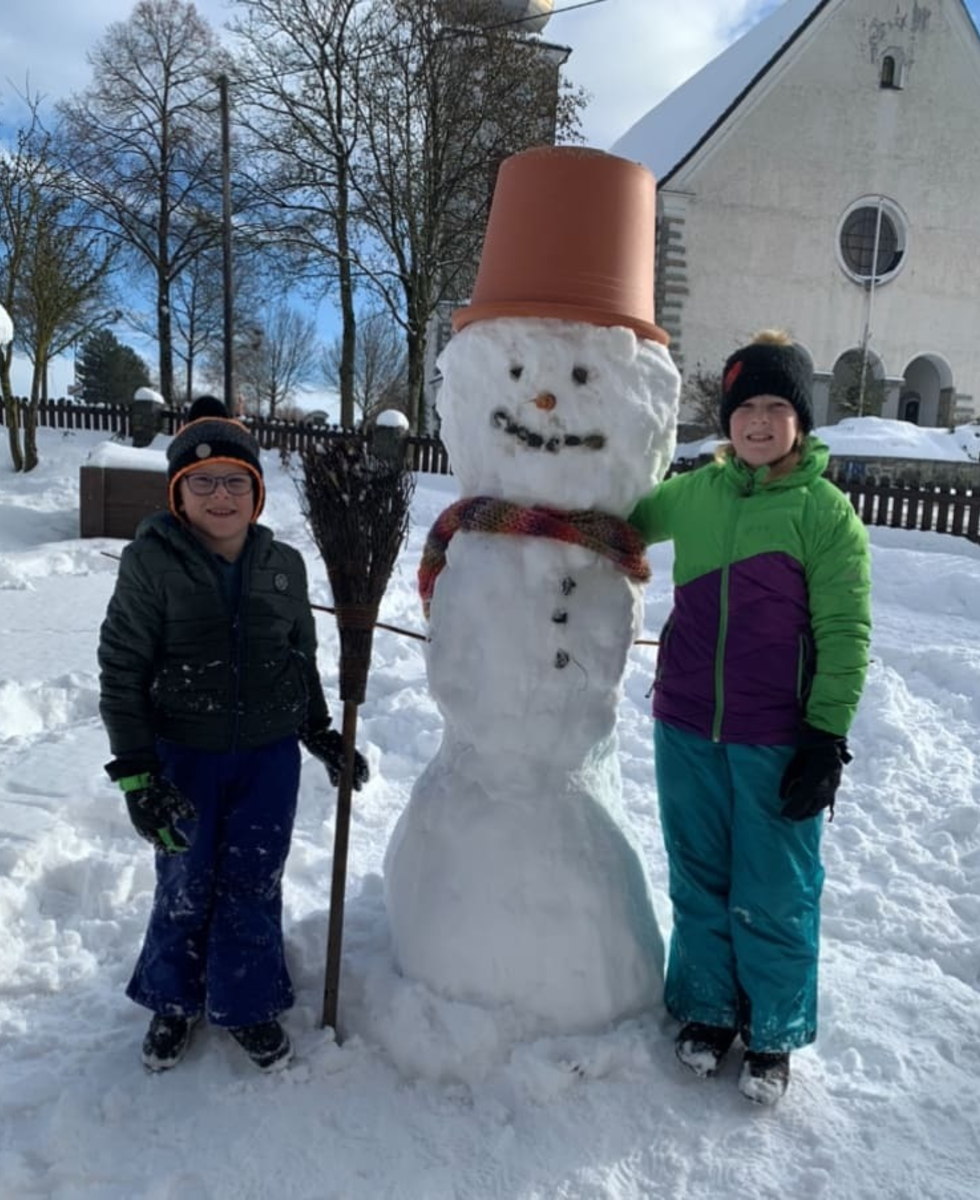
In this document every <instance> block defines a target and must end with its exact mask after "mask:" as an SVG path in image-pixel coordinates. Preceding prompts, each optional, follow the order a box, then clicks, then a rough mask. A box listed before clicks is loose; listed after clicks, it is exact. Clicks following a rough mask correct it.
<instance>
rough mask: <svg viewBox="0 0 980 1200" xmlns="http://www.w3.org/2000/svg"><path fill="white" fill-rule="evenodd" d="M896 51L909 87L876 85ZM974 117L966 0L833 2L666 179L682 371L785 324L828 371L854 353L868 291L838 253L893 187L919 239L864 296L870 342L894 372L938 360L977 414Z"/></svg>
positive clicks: (979, 116) (975, 86)
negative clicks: (856, 206)
mask: <svg viewBox="0 0 980 1200" xmlns="http://www.w3.org/2000/svg"><path fill="white" fill-rule="evenodd" d="M886 49H893V50H896V51H897V52H898V58H899V60H900V64H901V67H902V69H903V71H904V78H903V80H902V82H903V87H902V88H901V89H887V88H882V87H881V86H880V84H879V78H880V60H881V56H882V54H883V52H884V50H886ZM902 60H904V61H902ZM978 127H980V39H978V38H977V37H976V35H975V33H974V31H973V29H972V27H971V26H970V25H969V23H968V18H967V17H966V15H965V13H964V12H963V11H962V9H961V7H960V5H959V4H957V3H956V2H955V0H932V2H931V3H929V4H927V5H921V6H920V5H917V4H915V3H910V2H907V0H898V2H897V3H896V0H842V2H841V3H839V4H836V5H831V6H828V9H826V10H825V11H824V12H823V13H822V14H821V15H820V17H818V18H817V20H816V21H815V22H814V24H813V25H812V26H811V27H810V28H809V29H808V30H806V31H805V32H804V33H803V35H802V36H801V37H800V38H799V39H798V40H797V42H796V44H795V45H794V47H793V48H792V49H791V50H790V51H789V52H787V53H786V54H784V56H783V58H782V59H781V60H780V62H779V64H778V66H776V67H775V68H772V69H771V70H770V72H769V75H768V76H767V78H766V79H765V81H764V82H763V84H762V85H760V86H759V88H758V90H757V92H756V93H754V94H753V95H752V96H751V97H750V98H749V99H747V100H746V101H743V104H742V106H741V107H740V109H739V110H738V113H737V114H736V116H735V117H734V118H733V119H730V120H729V123H728V124H727V126H725V127H723V128H722V129H721V130H720V131H718V132H716V134H715V135H714V137H713V138H712V140H711V142H710V144H709V145H708V146H707V147H705V148H703V149H702V150H701V151H699V152H698V153H697V154H696V155H695V156H694V157H693V158H692V159H691V160H690V161H689V163H688V164H686V165H685V166H684V167H683V168H681V169H680V170H679V171H677V172H676V173H675V174H674V175H673V176H671V177H670V178H669V179H668V180H667V181H666V182H665V183H664V184H662V185H661V189H660V193H661V209H662V211H663V212H664V213H666V214H667V216H668V218H669V219H668V225H669V226H670V228H671V229H672V231H673V232H672V237H671V239H670V245H671V247H672V249H671V262H667V260H666V259H662V260H661V262H660V263H659V264H658V271H659V272H661V276H662V277H660V278H658V314H662V316H663V318H664V323H665V324H666V325H667V327H668V328H672V330H673V332H674V334H675V348H676V350H677V351H678V358H679V360H680V361H681V364H682V366H683V368H684V369H685V371H688V372H689V371H691V370H692V369H693V368H696V367H698V366H700V367H701V368H702V369H705V370H709V371H710V370H717V369H718V368H719V367H720V365H721V363H722V362H723V360H724V358H725V357H726V355H727V354H728V353H730V351H731V350H732V349H733V348H734V347H735V346H737V345H738V344H740V343H742V342H743V341H745V340H746V339H747V338H748V337H750V336H751V334H752V333H753V332H755V330H756V329H758V328H762V327H766V326H780V327H785V328H788V329H789V330H790V331H791V332H792V333H793V334H794V336H796V337H797V338H798V340H799V341H801V342H802V343H803V344H804V345H805V346H806V347H807V349H808V350H809V351H810V353H811V355H812V356H813V359H814V363H815V366H816V368H817V370H818V371H826V372H829V371H831V370H832V369H833V365H834V363H835V361H836V360H837V359H838V357H839V356H840V355H841V354H842V353H843V352H844V351H845V350H847V349H850V348H853V347H858V346H860V344H861V340H862V337H863V335H864V331H865V324H866V321H867V320H868V316H869V310H868V306H869V293H868V291H867V289H866V288H865V287H864V286H863V285H862V284H860V283H857V282H855V281H853V280H852V279H851V278H850V277H849V276H848V275H847V274H845V272H844V271H843V269H842V268H841V266H840V264H839V261H838V256H837V252H836V246H837V241H838V227H839V223H840V222H841V220H842V217H843V216H844V214H845V212H846V211H847V210H848V208H849V206H851V205H852V204H853V203H854V202H855V201H857V200H859V199H860V198H861V197H863V196H870V197H874V196H875V195H877V194H878V193H881V194H883V195H884V196H885V197H887V198H888V200H889V201H890V202H892V203H893V204H894V205H895V206H896V210H895V211H896V212H898V213H902V214H904V216H905V217H906V218H907V245H906V249H905V254H904V261H903V267H902V269H901V270H900V271H899V272H898V273H897V274H896V275H895V277H894V278H893V279H891V280H890V281H888V282H883V283H880V284H878V285H877V286H876V287H875V289H874V293H873V296H872V297H870V299H871V311H870V330H871V342H870V345H871V346H872V347H873V349H874V351H875V353H876V354H877V355H878V357H879V358H880V359H881V360H882V362H883V364H884V368H885V371H886V373H887V375H888V376H890V377H894V376H900V375H901V374H902V372H903V371H904V370H905V368H906V366H907V364H908V363H909V362H910V361H911V360H912V359H913V358H915V357H916V356H917V355H919V354H933V355H938V356H939V357H941V358H942V359H944V360H945V361H946V362H947V363H948V364H949V365H950V367H951V369H952V374H953V384H954V387H955V390H956V392H957V393H959V394H960V395H961V396H962V395H963V394H965V395H970V396H972V397H973V405H974V412H975V413H977V414H978V415H980V337H978V336H977V324H978V320H977V318H978V315H980V297H978V288H980V284H978V272H977V269H976V260H977V248H978V246H980V203H978V202H977V198H978V197H980V139H978V138H977V135H976V131H977V129H978ZM668 284H669V286H670V288H671V291H670V292H669V293H667V292H666V290H665V289H666V288H667V286H668ZM661 306H664V307H663V308H661ZM897 403H898V396H897V389H895V390H894V392H893V393H890V402H889V406H888V407H889V408H890V407H896V409H897ZM824 415H825V414H821V413H820V412H818V413H817V418H818V421H819V420H820V419H821V417H822V416H824ZM883 415H886V416H895V415H897V411H896V412H894V413H892V412H889V411H887V409H886V411H885V412H884V414H883Z"/></svg>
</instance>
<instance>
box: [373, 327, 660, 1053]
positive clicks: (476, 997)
mask: <svg viewBox="0 0 980 1200" xmlns="http://www.w3.org/2000/svg"><path fill="white" fill-rule="evenodd" d="M441 365H442V367H443V372H444V382H443V388H442V392H441V393H440V413H441V415H442V418H443V427H442V428H443V438H444V439H445V441H446V444H447V446H448V448H449V451H450V456H451V458H452V461H453V466H454V470H455V472H456V474H457V476H458V478H459V480H460V483H461V487H462V490H463V494H464V495H467V496H472V495H492V496H495V497H497V498H501V499H507V500H511V501H514V502H515V503H518V504H522V505H547V506H549V507H551V508H560V509H595V510H598V511H601V512H604V513H610V514H613V515H615V516H620V517H623V516H625V515H626V514H627V513H628V512H629V511H630V510H631V509H632V507H633V505H634V504H635V502H636V500H638V499H639V497H640V495H642V494H643V493H644V492H645V491H646V490H647V489H648V488H649V487H650V486H651V485H652V483H653V482H654V481H655V480H656V479H658V478H660V476H661V475H662V474H663V471H664V470H665V468H666V465H667V463H669V461H670V457H671V454H672V452H673V436H674V435H673V430H674V421H675V417H676V405H677V375H676V371H675V370H674V368H673V366H672V364H671V363H670V359H669V357H668V356H667V355H666V352H665V351H663V350H662V349H661V348H660V347H659V346H656V345H654V344H653V343H649V342H640V343H638V342H637V340H636V339H635V337H634V336H633V334H631V333H629V332H628V331H627V330H624V329H599V328H595V327H592V326H583V325H579V324H573V323H570V322H557V321H544V320H504V321H490V322H485V323H483V324H481V325H477V326H474V327H472V328H471V329H468V330H466V331H465V332H464V334H461V335H459V336H458V337H457V338H456V339H454V340H453V342H451V343H450V347H449V348H448V349H447V351H446V352H445V353H444V355H443V360H442V363H441ZM573 373H574V375H575V380H574V381H573V378H572V377H573ZM583 373H584V375H585V379H584V382H583V380H582V375H583ZM589 379H591V380H592V384H593V386H592V389H590V388H589ZM566 382H567V384H568V386H567V388H566ZM511 384H514V385H518V386H516V387H513V388H512V392H513V395H511V396H508V395H506V394H505V393H506V391H507V387H508V385H511ZM563 392H564V393H565V394H563ZM542 396H547V397H548V398H549V400H548V402H547V403H545V404H542V403H541V397H542ZM600 398H601V402H602V406H603V407H600V404H599V400H600ZM552 401H553V403H552ZM617 405H618V406H619V407H618V408H617ZM607 410H608V411H607ZM538 438H540V439H541V441H540V444H538ZM549 438H550V439H552V441H553V442H554V440H555V439H558V441H559V442H560V448H558V449H554V448H552V449H548V448H547V444H548V440H549ZM640 616H641V605H640V589H639V586H638V585H637V584H636V583H635V582H634V581H633V580H631V579H630V578H628V576H627V575H626V574H624V572H623V571H622V570H621V569H620V568H619V567H618V566H616V565H614V563H613V562H612V561H610V559H609V558H608V557H607V556H605V555H604V554H601V553H599V552H597V551H595V550H592V549H587V548H585V547H583V546H580V545H575V544H570V543H567V542H562V541H557V540H553V539H550V538H545V537H531V536H525V535H518V534H512V533H484V532H469V531H466V530H461V531H460V532H458V533H456V534H455V535H454V536H453V537H452V539H451V541H450V542H449V545H448V547H447V550H446V559H445V565H444V567H443V569H442V570H441V572H440V573H439V575H438V577H437V579H436V583H435V589H434V592H433V595H432V601H431V611H430V634H431V643H430V646H429V652H428V663H427V666H428V678H429V684H430V689H431V691H432V694H433V696H434V697H435V699H436V701H437V703H438V705H439V708H440V711H441V713H442V715H443V718H444V734H443V741H442V744H441V746H440V748H439V751H438V752H437V754H436V756H435V758H434V759H433V760H432V761H431V762H430V763H429V765H428V767H427V768H426V770H425V771H424V773H423V774H422V776H421V777H420V778H419V779H418V781H417V782H416V785H415V787H414V789H413V792H412V796H411V800H410V802H409V804H408V806H407V808H406V809H405V811H404V813H403V814H402V816H401V818H400V820H399V822H398V825H397V828H396V830H395V833H394V835H393V838H392V841H391V844H390V846H389V848H388V853H387V856H386V862H385V875H386V880H385V883H386V899H387V904H388V911H389V917H390V921H391V928H392V935H393V941H394V950H395V955H396V959H397V961H398V964H399V966H400V968H401V969H402V971H403V972H404V973H405V974H406V975H408V976H409V977H411V978H413V979H417V980H419V981H421V982H423V983H426V984H428V985H429V986H430V987H432V988H433V989H434V990H435V991H437V992H439V993H440V994H442V995H445V996H449V997H451V998H453V999H458V1000H467V1001H473V1002H476V1003H481V1004H493V1005H500V1004H512V1005H514V1006H515V1008H517V1009H519V1010H521V1011H522V1012H525V1013H529V1014H531V1015H532V1016H534V1017H536V1018H538V1019H539V1021H540V1024H541V1027H542V1028H544V1029H548V1030H552V1031H561V1032H572V1031H578V1030H583V1029H590V1028H597V1027H599V1026H601V1025H603V1024H605V1023H607V1022H609V1021H612V1020H616V1019H618V1018H621V1017H624V1016H628V1015H631V1014H634V1013H637V1012H640V1011H643V1010H644V1009H648V1008H650V1007H652V1006H653V1005H655V1004H656V1003H657V1002H658V1001H659V997H660V991H661V983H662V967H663V962H662V960H663V949H662V943H661V938H660V933H659V930H658V927H657V922H656V918H655V915H654V912H653V906H652V903H651V899H650V889H649V884H648V880H647V875H646V871H645V869H644V866H643V859H642V856H641V854H640V852H639V851H638V849H637V846H636V844H635V842H634V839H633V837H632V836H631V834H630V832H629V830H628V828H627V826H626V823H625V820H624V817H623V813H622V811H621V805H620V793H621V785H620V776H619V763H618V757H617V744H616V737H615V725H616V712H617V706H618V704H619V700H620V697H621V689H622V677H623V672H624V669H625V664H626V658H627V655H628V653H629V650H630V646H631V644H632V642H633V640H634V639H635V637H636V635H637V632H638V630H639V626H640Z"/></svg>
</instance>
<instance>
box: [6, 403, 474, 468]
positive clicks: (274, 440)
mask: <svg viewBox="0 0 980 1200" xmlns="http://www.w3.org/2000/svg"><path fill="white" fill-rule="evenodd" d="M22 403H23V401H22ZM185 416H186V412H185V410H183V409H174V408H161V409H160V410H159V415H158V420H159V424H158V430H159V432H160V433H163V434H168V435H170V434H174V433H176V432H177V430H178V429H179V428H180V425H181V423H182V422H183V420H184V418H185ZM5 419H6V418H5V414H4V410H3V405H0V425H2V424H3V423H4V421H5ZM244 421H245V423H246V424H247V425H248V427H249V429H251V431H252V432H253V433H254V434H255V437H256V438H257V440H258V443H259V445H260V446H261V447H262V449H263V450H279V451H280V452H282V453H301V452H302V451H304V450H307V449H309V448H310V447H311V446H315V445H317V444H318V443H320V442H323V441H327V440H329V439H331V438H342V437H347V436H349V435H348V431H346V430H344V429H342V428H341V427H340V426H339V425H324V424H322V423H320V422H316V421H279V420H270V419H269V418H268V417H252V416H249V417H245V418H244ZM37 423H38V425H43V426H45V427H46V428H49V429H91V430H96V431H98V432H104V433H113V434H117V435H119V436H120V437H124V438H129V437H132V434H133V430H132V409H130V408H129V407H128V406H126V405H122V404H75V403H74V402H73V401H71V400H42V401H41V402H40V403H39V404H38V410H37ZM405 445H406V446H407V448H408V451H409V454H410V456H411V457H410V460H409V461H410V465H411V468H412V470H413V471H419V472H422V473H424V474H429V475H449V474H451V470H450V466H449V455H448V454H447V453H446V448H445V446H443V444H442V442H440V441H439V439H438V438H430V437H418V436H416V435H414V434H409V435H408V436H407V437H406V438H405Z"/></svg>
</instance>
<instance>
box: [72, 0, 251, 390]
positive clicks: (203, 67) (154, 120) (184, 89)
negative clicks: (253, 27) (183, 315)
mask: <svg viewBox="0 0 980 1200" xmlns="http://www.w3.org/2000/svg"><path fill="white" fill-rule="evenodd" d="M89 61H90V63H91V66H92V74H93V83H92V85H91V86H90V87H89V88H88V89H87V90H86V91H85V92H83V93H82V95H81V96H77V97H72V98H71V99H70V100H68V101H66V102H64V103H62V104H61V105H59V113H60V115H61V154H62V157H63V163H64V166H65V169H66V170H68V169H70V170H71V171H72V172H73V173H74V175H75V177H76V179H77V180H78V182H79V185H80V187H81V188H82V191H83V195H84V197H85V199H86V201H87V203H88V205H89V206H90V208H91V210H92V212H93V213H94V214H96V215H97V218H98V219H99V220H100V221H101V223H102V224H103V227H104V228H105V229H106V230H108V231H110V232H111V233H112V234H113V235H114V236H115V237H116V238H117V239H118V240H119V242H120V244H121V246H122V247H123V248H124V250H125V252H126V253H127V255H128V256H129V259H130V261H131V262H132V263H133V264H134V265H135V266H136V268H137V269H138V270H140V271H143V272H145V273H147V274H148V275H149V277H150V279H151V280H152V286H153V292H154V300H155V325H156V340H157V343H158V347H159V376H160V389H161V391H162V392H163V394H164V396H166V397H167V398H168V399H169V398H171V397H172V395H173V392H174V368H173V329H172V300H173V295H172V293H173V287H174V284H175V281H176V280H177V279H179V278H180V276H181V275H182V274H183V273H184V272H185V271H187V270H189V269H190V267H191V265H192V264H193V263H194V262H195V261H196V260H197V259H198V258H199V257H200V256H201V255H204V254H207V253H208V252H209V251H210V250H212V249H213V247H214V246H216V245H218V244H219V243H220V240H221V232H222V224H221V217H222V203H221V201H222V188H221V182H222V180H221V129H220V113H219V107H218V91H217V84H216V79H217V76H218V75H219V74H220V73H221V72H223V71H227V70H228V58H227V55H225V54H224V52H223V51H222V50H221V47H220V44H219V42H218V40H217V38H216V36H215V34H214V32H213V31H212V29H211V27H210V26H209V25H208V24H207V23H206V22H205V21H204V20H203V19H202V18H201V17H200V15H199V14H198V11H197V9H196V7H195V6H194V4H192V3H184V2H183V0H138V3H137V4H136V6H135V7H134V9H133V12H132V15H131V16H130V18H129V20H128V21H125V22H117V23H115V24H113V25H110V26H109V28H108V30H107V32H106V34H105V36H104V37H103V38H102V40H101V41H100V42H99V43H98V44H97V45H96V47H95V49H94V50H93V51H92V52H91V54H90V56H89Z"/></svg>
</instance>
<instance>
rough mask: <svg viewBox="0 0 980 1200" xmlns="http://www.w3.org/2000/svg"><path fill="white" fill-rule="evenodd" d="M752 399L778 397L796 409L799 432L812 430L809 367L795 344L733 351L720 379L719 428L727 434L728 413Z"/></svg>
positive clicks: (761, 345)
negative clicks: (756, 397) (755, 397)
mask: <svg viewBox="0 0 980 1200" xmlns="http://www.w3.org/2000/svg"><path fill="white" fill-rule="evenodd" d="M754 396H779V397H781V398H782V399H783V400H788V401H789V403H790V404H792V406H793V407H794V408H795V409H796V415H797V417H799V420H800V429H801V430H802V431H803V432H804V433H809V432H810V430H811V429H812V428H813V364H812V363H811V361H810V356H809V355H808V354H807V353H806V351H805V350H803V349H802V348H801V347H800V346H797V345H795V344H790V345H788V346H787V345H781V344H779V343H776V342H752V343H751V344H750V345H748V346H743V347H742V349H741V350H736V351H735V353H734V354H733V355H731V357H730V358H729V359H728V361H727V362H726V363H725V369H724V371H723V372H722V376H721V428H722V431H723V432H724V434H725V436H726V437H729V436H730V434H731V421H732V413H733V412H734V411H735V409H736V408H738V406H739V405H740V404H743V403H744V402H745V401H746V400H751V399H752V398H753V397H754Z"/></svg>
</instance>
